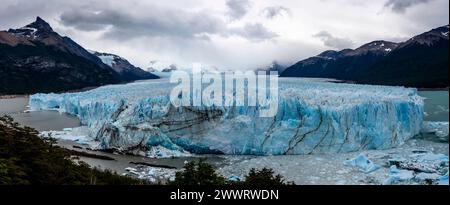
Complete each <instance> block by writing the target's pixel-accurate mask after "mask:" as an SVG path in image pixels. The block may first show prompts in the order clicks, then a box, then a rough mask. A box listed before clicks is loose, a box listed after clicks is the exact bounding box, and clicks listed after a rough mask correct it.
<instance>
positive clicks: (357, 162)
mask: <svg viewBox="0 0 450 205" xmlns="http://www.w3.org/2000/svg"><path fill="white" fill-rule="evenodd" d="M344 165H346V166H351V167H356V168H358V169H359V170H360V171H361V172H364V173H371V172H374V171H376V170H378V169H379V168H380V166H378V165H376V164H375V163H373V162H372V161H371V160H370V159H368V158H367V157H366V155H364V154H360V155H358V156H357V157H355V158H353V159H350V160H347V161H345V162H344Z"/></svg>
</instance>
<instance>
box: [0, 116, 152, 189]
mask: <svg viewBox="0 0 450 205" xmlns="http://www.w3.org/2000/svg"><path fill="white" fill-rule="evenodd" d="M54 143H55V141H54V140H47V139H41V138H40V137H39V136H38V132H37V131H36V130H34V129H32V128H29V127H21V126H20V125H19V124H18V123H15V122H14V121H13V119H12V118H11V117H7V116H4V117H0V184H3V185H6V184H49V185H128V184H145V183H146V182H144V181H141V180H137V179H133V178H129V177H124V176H120V175H117V174H115V173H112V172H110V171H100V170H97V169H91V168H90V167H89V165H87V164H85V163H82V162H74V161H73V160H72V159H71V155H70V153H69V152H68V151H67V150H65V149H62V148H59V147H56V146H54Z"/></svg>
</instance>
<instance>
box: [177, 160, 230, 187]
mask: <svg viewBox="0 0 450 205" xmlns="http://www.w3.org/2000/svg"><path fill="white" fill-rule="evenodd" d="M171 184H172V185H177V186H203V185H225V184H226V180H225V178H223V177H222V176H219V175H218V174H217V173H216V171H215V170H214V168H213V167H212V166H211V165H210V164H208V163H205V162H204V160H203V159H202V160H199V161H197V162H196V161H193V162H189V163H187V164H186V165H185V166H184V170H183V171H180V172H177V173H176V174H175V181H173V182H171Z"/></svg>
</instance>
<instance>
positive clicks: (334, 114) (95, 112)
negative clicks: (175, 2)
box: [30, 79, 423, 155]
mask: <svg viewBox="0 0 450 205" xmlns="http://www.w3.org/2000/svg"><path fill="white" fill-rule="evenodd" d="M174 86H175V85H174V84H170V83H169V82H168V80H167V79H160V80H152V81H142V82H135V83H130V84H126V85H110V86H103V87H100V88H97V89H94V90H90V91H86V92H80V93H65V94H36V95H32V96H30V107H31V109H32V110H58V111H60V112H65V113H69V114H72V115H76V116H78V117H79V118H80V120H81V122H82V123H83V125H86V126H87V127H88V128H89V135H90V137H91V138H93V139H94V140H96V141H98V142H99V144H100V145H101V147H102V148H105V149H120V150H125V151H126V150H136V149H139V150H150V149H151V147H154V146H163V147H165V148H168V149H170V150H183V151H189V152H191V153H199V154H202V153H224V154H252V155H283V154H313V153H338V152H351V151H359V150H366V149H387V148H391V147H395V146H398V145H401V144H402V143H403V142H405V140H407V139H409V138H411V137H413V136H414V135H416V134H418V133H419V131H420V129H421V125H422V121H423V117H422V115H423V100H422V98H421V97H419V96H418V95H417V91H416V90H415V89H409V88H403V87H386V86H369V85H351V84H336V83H327V82H317V81H313V80H307V79H280V82H279V102H278V107H279V108H278V113H277V115H276V116H275V117H272V118H261V117H259V114H258V109H259V107H236V106H233V107H179V108H175V107H173V106H172V105H171V104H170V99H169V93H170V91H171V88H173V87H174Z"/></svg>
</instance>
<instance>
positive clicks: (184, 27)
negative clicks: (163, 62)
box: [60, 8, 276, 41]
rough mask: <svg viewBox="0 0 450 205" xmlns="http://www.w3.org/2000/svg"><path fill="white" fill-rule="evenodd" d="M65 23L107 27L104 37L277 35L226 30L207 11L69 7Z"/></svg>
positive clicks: (258, 29)
mask: <svg viewBox="0 0 450 205" xmlns="http://www.w3.org/2000/svg"><path fill="white" fill-rule="evenodd" d="M60 20H61V23H62V24H63V25H65V26H70V27H74V28H76V29H79V30H84V31H92V30H104V29H106V28H107V29H106V34H105V36H106V37H109V38H113V39H130V38H135V37H177V38H196V39H201V40H208V39H209V37H208V35H219V36H223V37H226V36H230V35H238V36H241V37H243V38H246V39H249V40H252V41H253V40H258V41H259V40H265V39H271V38H274V37H275V36H276V35H275V34H274V33H272V32H270V31H268V30H267V28H265V27H264V26H262V25H260V24H254V25H253V24H252V25H247V26H245V27H243V28H237V29H228V27H227V24H226V22H224V21H223V20H222V19H220V18H217V17H215V16H212V15H210V14H208V13H206V12H185V11H181V10H174V9H162V8H160V9H158V10H155V11H153V12H148V13H146V14H144V15H142V14H141V15H132V14H130V13H125V12H123V11H122V10H113V9H105V10H101V11H86V10H72V11H69V12H65V13H63V14H62V15H61V17H60Z"/></svg>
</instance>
